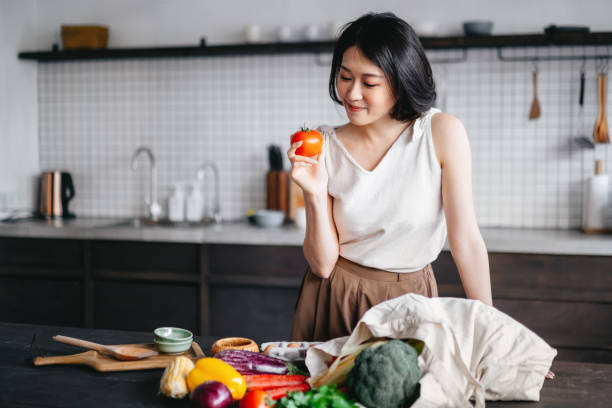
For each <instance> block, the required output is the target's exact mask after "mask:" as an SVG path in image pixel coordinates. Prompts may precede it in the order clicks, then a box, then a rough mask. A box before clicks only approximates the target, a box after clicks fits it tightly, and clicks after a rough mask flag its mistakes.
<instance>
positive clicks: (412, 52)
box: [329, 13, 436, 122]
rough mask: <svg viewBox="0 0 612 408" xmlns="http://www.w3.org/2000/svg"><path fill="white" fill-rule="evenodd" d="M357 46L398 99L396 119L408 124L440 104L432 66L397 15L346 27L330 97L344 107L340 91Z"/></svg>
mask: <svg viewBox="0 0 612 408" xmlns="http://www.w3.org/2000/svg"><path fill="white" fill-rule="evenodd" d="M352 46H356V47H357V48H358V49H359V50H360V52H361V53H362V54H363V55H364V56H365V57H366V58H368V59H369V60H370V61H372V62H373V63H374V64H376V65H377V66H378V67H379V68H380V69H381V70H382V71H383V72H384V74H385V77H386V78H387V80H388V81H389V83H390V84H391V88H392V89H393V96H394V97H395V99H396V102H395V106H394V107H393V110H392V111H391V117H392V118H393V119H396V120H399V121H402V122H406V121H410V120H412V119H415V118H416V117H418V116H419V115H420V114H421V113H423V112H426V111H427V110H429V109H430V108H431V107H432V105H433V104H434V101H435V100H436V85H435V83H434V80H433V74H432V72H431V66H430V65H429V61H428V60H427V56H426V55H425V50H423V46H422V45H421V41H420V40H419V37H418V36H417V35H416V33H415V32H414V30H413V29H412V27H410V25H409V24H408V23H406V22H405V21H404V20H402V19H401V18H399V17H397V16H396V15H395V14H393V13H368V14H365V15H363V16H361V17H359V18H358V19H357V20H355V21H352V22H350V23H348V24H347V25H345V26H344V28H343V30H342V33H341V34H340V37H339V38H338V41H337V42H336V46H335V47H334V56H333V59H332V66H331V74H330V76H329V95H330V96H331V98H332V100H334V101H335V102H337V103H339V104H341V105H342V100H341V99H340V97H339V96H338V91H337V88H336V84H337V80H338V74H339V72H340V67H341V65H342V57H343V55H344V52H345V51H346V50H347V49H348V48H350V47H352Z"/></svg>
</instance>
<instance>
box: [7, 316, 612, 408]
mask: <svg viewBox="0 0 612 408" xmlns="http://www.w3.org/2000/svg"><path fill="white" fill-rule="evenodd" d="M56 334H63V335H67V336H71V337H77V338H83V339H87V340H91V341H95V342H99V343H102V344H121V343H139V342H150V341H151V338H152V334H151V333H143V332H129V331H112V330H96V329H78V328H68V327H51V326H37V325H25V324H10V323H0V383H1V384H2V386H3V387H2V388H3V392H2V393H0V406H2V407H42V406H44V407H62V408H70V407H83V406H87V407H92V408H96V407H116V408H121V407H186V406H187V405H188V404H187V401H185V400H172V399H169V398H165V397H163V396H161V395H158V394H157V391H158V388H159V380H160V378H161V375H162V370H161V369H155V370H143V371H126V372H107V373H103V372H97V371H95V370H93V369H92V368H90V367H86V366H75V365H55V366H42V367H35V366H34V365H33V364H32V358H33V357H36V356H38V355H62V354H73V353H80V352H82V351H83V350H82V349H80V348H77V347H73V346H68V345H65V344H61V343H56V342H54V341H52V340H51V337H52V336H54V335H56ZM34 335H36V337H35V341H34V342H33V339H34ZM194 340H195V341H197V342H198V344H200V346H201V347H202V349H203V350H204V352H205V353H208V350H210V346H211V345H212V343H213V341H214V340H215V338H213V337H207V336H196V337H195V338H194ZM279 340H281V339H279ZM32 343H34V347H32V346H31V344H32ZM552 370H553V371H554V372H555V374H556V378H555V379H554V380H546V381H545V383H544V386H543V388H542V391H541V396H540V397H541V398H540V402H538V403H535V402H487V407H498V408H503V407H538V408H549V407H555V408H564V407H590V408H599V407H602V408H603V407H608V406H609V403H610V401H609V396H610V395H611V394H612V365H610V364H592V363H575V362H565V361H555V362H554V363H553V366H552Z"/></svg>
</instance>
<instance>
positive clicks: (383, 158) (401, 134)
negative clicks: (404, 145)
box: [332, 118, 419, 174]
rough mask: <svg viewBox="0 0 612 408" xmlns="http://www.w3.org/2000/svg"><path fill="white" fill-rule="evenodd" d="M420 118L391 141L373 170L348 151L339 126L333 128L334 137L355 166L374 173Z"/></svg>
mask: <svg viewBox="0 0 612 408" xmlns="http://www.w3.org/2000/svg"><path fill="white" fill-rule="evenodd" d="M417 120H419V118H417V119H415V120H413V121H412V123H411V124H410V125H408V127H406V129H404V130H403V131H402V132H401V133H400V134H399V135H398V136H397V137H396V138H395V140H394V141H393V142H392V143H391V145H390V146H389V148H388V149H387V151H385V153H384V154H383V155H382V157H381V158H380V160H379V161H378V163H376V165H375V166H374V168H373V169H372V170H368V169H366V168H365V167H363V166H362V165H361V164H360V163H359V162H358V161H357V159H355V158H354V157H353V155H352V154H351V153H350V152H349V151H348V149H347V148H346V147H345V146H344V143H342V141H341V140H340V138H339V137H338V133H337V132H336V129H337V128H335V127H334V128H332V130H333V132H334V139H335V140H336V143H338V145H339V146H340V149H342V151H343V152H344V154H345V155H346V157H348V158H349V161H350V162H352V163H353V165H355V167H357V168H358V169H359V170H360V171H362V172H364V173H366V174H373V173H375V172H376V170H377V169H378V168H379V167H381V164H383V162H384V161H385V159H386V158H387V156H389V155H390V153H391V151H392V150H394V149H395V146H396V145H398V144H399V143H400V141H401V140H402V139H404V138H405V137H407V136H406V135H407V134H408V133H412V131H413V129H414V124H415V123H416V121H417Z"/></svg>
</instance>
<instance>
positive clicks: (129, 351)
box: [53, 335, 157, 360]
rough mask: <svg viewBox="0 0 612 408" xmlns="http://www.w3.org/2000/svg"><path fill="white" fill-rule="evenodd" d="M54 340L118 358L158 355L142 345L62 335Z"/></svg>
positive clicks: (134, 358)
mask: <svg viewBox="0 0 612 408" xmlns="http://www.w3.org/2000/svg"><path fill="white" fill-rule="evenodd" d="M53 340H55V341H58V342H60V343H65V344H72V345H73V346H79V347H83V348H88V349H91V350H97V351H100V352H102V353H106V354H110V355H112V356H113V357H115V358H116V359H118V360H141V359H143V358H147V357H151V356H156V355H157V351H155V350H149V349H146V348H142V347H135V346H105V345H103V344H98V343H92V342H90V341H86V340H81V339H75V338H74V337H67V336H61V335H57V336H53Z"/></svg>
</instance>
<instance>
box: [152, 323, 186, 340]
mask: <svg viewBox="0 0 612 408" xmlns="http://www.w3.org/2000/svg"><path fill="white" fill-rule="evenodd" d="M153 335H154V336H155V340H156V341H158V340H159V341H162V342H165V343H184V342H186V341H189V342H191V340H193V333H191V332H190V331H189V330H186V329H181V328H178V327H158V328H157V329H155V330H153Z"/></svg>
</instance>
